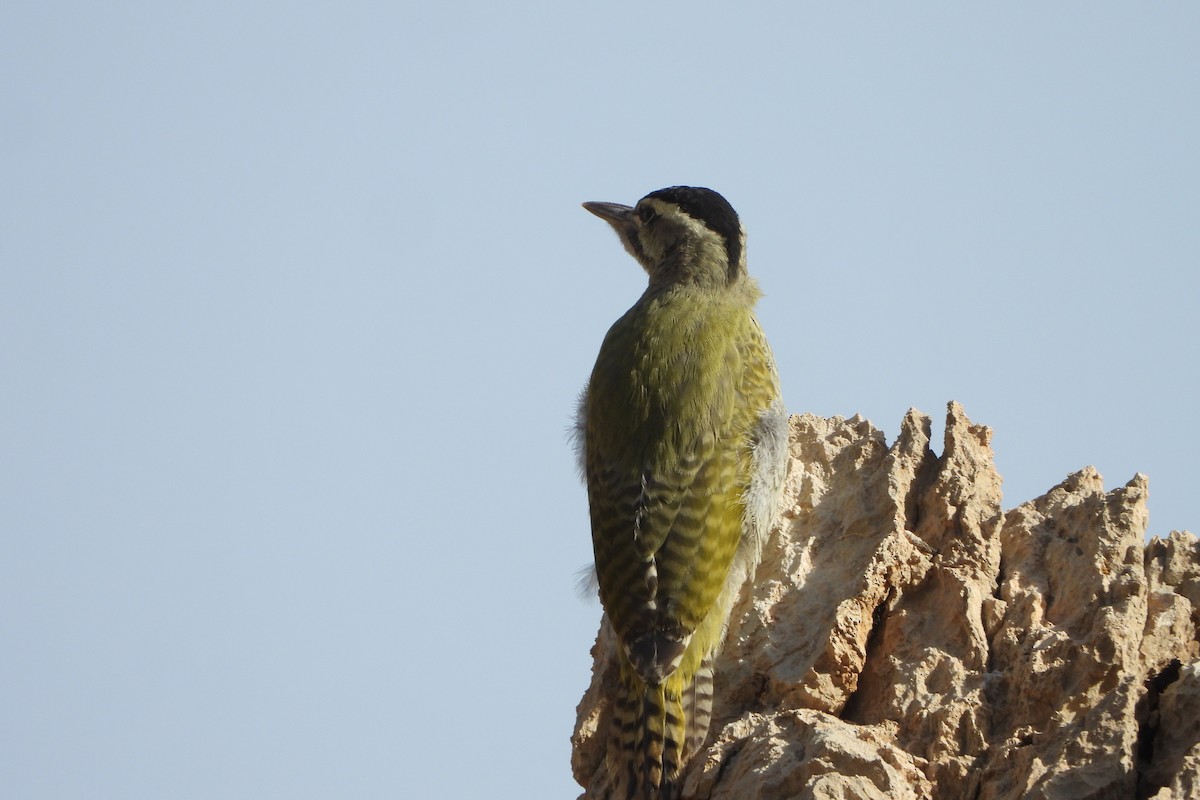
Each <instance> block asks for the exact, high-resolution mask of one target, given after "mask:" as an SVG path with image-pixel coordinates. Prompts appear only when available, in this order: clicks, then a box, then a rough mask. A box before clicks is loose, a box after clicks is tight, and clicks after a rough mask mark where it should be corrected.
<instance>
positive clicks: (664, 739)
mask: <svg viewBox="0 0 1200 800" xmlns="http://www.w3.org/2000/svg"><path fill="white" fill-rule="evenodd" d="M622 667H623V669H622V676H621V678H622V680H621V687H620V692H619V693H618V696H617V697H616V698H615V700H616V702H615V703H614V704H613V716H612V733H611V735H610V737H609V743H608V771H609V776H610V778H611V780H612V783H613V794H612V797H613V798H614V800H675V798H677V797H678V796H679V788H680V787H679V779H680V777H681V775H680V773H681V772H682V770H683V767H684V765H685V763H686V761H685V760H686V759H687V758H688V757H689V756H690V753H689V752H688V747H687V745H688V723H687V717H686V716H685V704H686V702H687V701H685V699H684V694H686V693H681V691H680V688H681V684H682V681H681V679H680V677H679V676H678V674H675V675H671V676H670V677H668V678H667V680H666V681H665V682H664V683H661V684H648V683H645V682H643V681H642V680H641V679H640V678H639V677H637V675H635V674H634V673H633V670H632V669H631V668H630V667H629V665H628V664H622ZM689 688H690V687H689ZM710 697H711V692H710Z"/></svg>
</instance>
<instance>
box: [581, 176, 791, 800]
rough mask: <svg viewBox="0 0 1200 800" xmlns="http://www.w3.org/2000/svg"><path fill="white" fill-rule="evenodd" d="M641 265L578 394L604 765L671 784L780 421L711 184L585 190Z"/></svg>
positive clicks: (764, 506)
mask: <svg viewBox="0 0 1200 800" xmlns="http://www.w3.org/2000/svg"><path fill="white" fill-rule="evenodd" d="M587 207H588V208H589V210H591V211H593V213H596V214H597V215H598V216H601V217H602V218H604V219H606V220H607V221H608V222H609V223H610V224H612V225H613V227H614V228H615V229H616V230H617V233H618V234H619V235H620V236H621V239H622V241H623V242H624V243H625V245H626V248H627V249H628V250H629V251H630V252H631V253H632V254H633V255H634V256H635V257H636V258H637V259H638V260H639V261H640V262H641V263H642V265H643V266H644V267H645V268H646V270H647V272H648V273H649V275H650V285H649V287H648V288H647V290H646V292H645V294H643V295H642V297H641V299H639V300H638V302H637V303H636V304H635V305H634V306H633V307H632V308H631V309H629V311H628V312H626V314H625V315H624V316H622V317H621V318H620V319H619V320H618V321H617V322H616V323H615V324H614V325H613V326H612V328H611V329H610V330H609V332H608V335H607V336H606V337H605V339H604V343H603V345H602V346H601V348H600V354H599V356H598V357H597V360H596V366H595V368H594V369H593V371H592V375H591V379H590V381H589V383H588V389H587V392H586V393H585V395H584V398H583V401H582V403H581V408H580V427H581V433H582V438H583V460H584V471H585V474H586V478H587V485H588V500H589V505H590V509H591V521H592V542H593V546H594V550H595V556H596V573H597V578H598V581H599V587H600V597H601V601H602V603H603V605H604V610H605V614H606V616H607V618H608V622H609V624H611V625H612V627H613V630H614V632H615V633H616V636H617V640H618V642H619V643H620V646H619V650H620V652H619V653H618V654H617V658H618V660H619V664H620V672H621V681H620V686H621V690H620V693H619V695H618V696H617V697H614V698H611V707H612V713H613V730H612V734H611V736H610V741H609V755H608V765H609V773H610V774H609V777H610V783H611V785H612V786H613V787H614V796H615V797H618V798H638V799H639V800H640V799H641V798H670V797H672V796H674V794H675V793H676V792H677V791H678V780H679V778H680V773H681V771H682V769H683V768H684V767H685V766H686V763H687V761H688V759H689V758H691V756H692V755H694V753H695V751H696V750H697V749H698V748H699V747H700V746H701V745H702V744H703V741H704V738H705V737H706V735H707V732H708V720H709V715H710V714H711V697H712V675H711V663H712V658H713V656H714V655H715V653H716V651H717V650H718V649H719V647H720V644H721V640H722V638H723V636H724V632H725V627H726V624H727V622H728V617H729V612H730V609H731V607H732V605H733V602H734V600H736V597H737V593H738V591H739V590H740V588H741V585H742V583H743V582H744V580H745V578H746V576H747V574H748V573H750V572H752V571H753V568H754V565H755V564H756V563H757V560H758V555H759V550H760V548H761V542H762V538H763V536H764V535H765V532H766V528H767V526H768V525H769V523H770V517H771V514H772V513H773V510H774V504H775V501H776V499H777V497H778V494H779V489H780V486H781V484H782V477H783V466H784V460H785V457H786V419H785V415H784V412H783V407H782V402H781V400H780V393H779V383H778V378H777V376H776V373H775V366H774V362H773V359H772V357H771V352H770V349H769V347H768V346H767V342H766V338H765V337H764V336H763V333H762V330H761V329H760V328H759V325H758V322H757V320H756V319H755V317H754V314H753V308H754V304H755V302H756V301H757V299H758V296H759V291H758V288H757V286H756V285H755V283H754V282H753V280H752V279H750V278H749V276H748V275H746V273H745V260H744V255H743V249H744V247H743V243H744V235H743V234H742V232H741V228H740V224H739V223H738V222H737V216H736V214H734V212H733V209H732V208H730V207H729V205H728V203H726V202H725V201H724V199H723V198H721V197H720V195H717V194H716V193H715V192H711V191H709V190H706V189H690V188H686V187H673V188H672V189H665V190H661V191H659V192H654V193H652V194H651V195H648V196H647V197H646V198H643V199H642V201H640V202H639V204H638V206H637V207H636V208H633V209H630V208H628V207H625V206H616V205H614V204H588V205H587Z"/></svg>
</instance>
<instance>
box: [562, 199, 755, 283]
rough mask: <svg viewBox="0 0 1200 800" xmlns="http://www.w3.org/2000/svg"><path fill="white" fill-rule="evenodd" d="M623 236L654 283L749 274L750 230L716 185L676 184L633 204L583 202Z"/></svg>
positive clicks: (729, 278)
mask: <svg viewBox="0 0 1200 800" xmlns="http://www.w3.org/2000/svg"><path fill="white" fill-rule="evenodd" d="M583 207H584V208H586V209H587V210H588V211H590V212H592V213H593V214H595V215H596V216H597V217H600V219H602V220H604V221H605V222H607V223H608V224H609V225H611V226H612V227H613V230H615V231H616V232H617V236H619V237H621V243H622V244H623V245H625V249H626V250H628V251H629V254H630V255H632V256H633V257H634V258H636V259H637V261H638V263H639V264H641V265H642V267H643V268H644V269H645V270H646V272H648V273H649V274H650V284H651V286H654V285H655V284H664V285H665V284H674V283H697V284H701V285H708V286H714V287H719V286H728V285H730V284H733V283H735V282H737V281H738V280H739V279H741V278H742V277H743V276H745V274H746V254H745V251H746V234H745V232H744V231H743V230H742V225H741V222H740V221H739V220H738V215H737V212H736V211H734V210H733V206H731V205H729V201H727V200H726V199H725V198H724V197H722V196H721V195H719V194H717V193H716V192H714V191H713V190H712V189H702V188H698V187H693V186H672V187H670V188H668V189H659V190H658V191H657V192H651V193H650V194H648V195H646V196H645V197H643V198H642V199H641V200H639V201H638V202H637V205H636V206H633V207H632V208H631V207H629V206H625V205H621V204H619V203H595V202H591V203H584V204H583Z"/></svg>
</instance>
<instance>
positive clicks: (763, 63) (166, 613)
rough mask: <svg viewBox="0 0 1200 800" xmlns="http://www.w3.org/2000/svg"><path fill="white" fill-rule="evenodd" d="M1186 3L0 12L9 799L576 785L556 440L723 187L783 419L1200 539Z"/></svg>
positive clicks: (576, 609) (1199, 135)
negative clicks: (668, 243)
mask: <svg viewBox="0 0 1200 800" xmlns="http://www.w3.org/2000/svg"><path fill="white" fill-rule="evenodd" d="M1197 42H1200V6H1198V5H1196V4H1194V3H1182V2H1175V3H1171V2H1166V3H1155V4H1144V3H1127V4H1112V3H1096V2H1088V3H1055V4H1044V3H1008V4H1004V5H1003V6H998V5H990V6H988V7H986V8H985V7H983V6H982V5H980V4H961V3H915V4H914V3H905V4H899V3H896V4H876V5H871V6H865V5H855V6H849V5H846V4H838V5H837V6H836V8H835V7H834V4H820V5H817V4H807V3H775V4H756V5H753V7H751V4H746V6H745V7H744V8H741V9H739V8H738V7H737V6H734V5H732V4H726V3H722V4H715V3H712V4H709V3H695V2H693V3H654V4H649V3H643V4H631V3H621V2H606V3H591V4H560V3H516V4H512V3H510V4H496V3H475V4H462V5H449V4H443V5H439V4H436V3H420V4H411V3H409V4H406V3H395V2H390V3H356V2H348V3H339V4H320V3H303V4H285V3H278V4H257V5H253V4H243V3H224V2H205V3H183V4H178V3H176V4H161V3H105V4H84V3H74V4H71V3H68V4H63V3H28V2H9V3H8V4H7V5H6V7H5V10H4V11H3V13H2V14H0V137H2V147H0V369H2V370H3V375H4V378H5V379H4V387H5V388H4V392H3V393H2V394H0V442H2V443H3V444H2V446H3V458H2V459H0V641H3V643H4V656H3V657H2V658H0V686H2V687H3V690H2V692H0V784H2V786H0V793H2V794H3V795H4V796H5V797H6V798H88V799H89V800H91V799H93V798H122V799H128V798H147V799H149V798H167V797H169V798H215V797H220V798H247V799H249V798H274V797H278V798H342V797H356V798H395V797H496V798H522V799H523V800H524V799H526V798H541V797H547V798H564V797H573V796H574V794H575V792H576V791H577V789H576V787H575V785H574V783H573V782H572V780H571V776H570V769H569V744H568V736H569V734H570V731H571V726H572V722H573V719H574V707H575V703H576V702H577V701H578V699H579V696H580V694H581V693H582V691H583V689H584V688H585V686H586V684H587V682H588V677H589V673H588V670H589V665H590V662H589V659H588V648H589V646H590V644H591V641H592V637H593V634H594V631H595V626H596V623H597V620H598V617H599V608H598V606H597V605H595V604H588V603H586V602H583V601H581V600H579V599H578V598H577V596H576V593H575V579H576V571H577V570H578V569H579V568H580V567H581V566H583V565H584V564H586V563H587V561H588V559H589V557H590V543H589V535H588V530H587V517H586V501H585V497H584V494H583V490H582V488H581V487H580V485H579V483H578V482H577V479H576V476H575V473H574V467H573V458H572V454H571V452H570V449H569V447H568V444H567V440H566V435H565V430H566V428H567V426H568V424H569V420H570V415H571V412H572V409H573V406H574V401H575V396H576V394H577V392H578V391H579V389H580V387H581V386H582V384H583V382H584V380H585V378H586V376H587V374H588V371H589V370H590V367H591V363H592V359H593V358H594V357H595V353H596V350H597V348H598V346H599V343H600V340H601V338H602V337H603V334H604V332H605V330H606V329H607V327H608V325H609V324H610V323H611V322H612V321H613V320H614V319H615V318H616V317H617V316H619V315H620V314H621V313H622V312H623V311H624V309H625V308H626V307H628V305H629V304H631V303H632V302H633V301H634V300H635V299H636V297H637V295H638V293H639V292H640V291H641V287H642V285H643V276H642V274H641V272H640V270H639V269H638V267H637V266H636V264H634V262H633V261H632V260H631V259H630V258H628V256H626V255H625V254H624V252H623V251H622V250H621V248H620V246H619V244H618V243H617V240H616V237H615V236H613V235H612V233H611V232H610V231H609V230H608V229H607V227H606V226H605V225H604V224H603V223H602V222H600V221H599V220H597V219H596V218H594V217H592V216H591V215H589V214H588V213H586V212H585V211H583V210H582V209H581V208H580V207H579V203H580V202H581V201H584V200H612V201H621V202H630V203H631V202H633V201H635V200H637V198H638V197H640V196H641V195H643V194H645V193H646V192H648V191H650V190H653V189H657V188H661V187H663V186H667V185H671V184H679V183H685V184H696V185H706V186H710V187H712V188H715V189H717V190H718V191H721V192H722V193H724V194H725V195H726V196H727V197H728V198H729V200H730V201H731V202H732V203H733V204H734V206H735V207H736V208H737V209H738V211H739V212H740V213H741V215H742V218H743V221H744V223H745V225H746V227H747V228H748V230H749V232H750V244H749V256H750V264H751V271H752V272H753V273H754V274H755V275H757V277H758V278H759V280H760V282H761V284H762V287H763V289H764V290H765V292H766V298H765V299H764V301H763V302H762V304H761V306H760V318H761V320H762V322H763V325H764V327H765V328H766V330H767V332H768V335H769V336H770V338H771V341H772V343H773V346H774V349H775V353H776V356H777V359H778V362H779V367H780V370H781V372H782V375H783V382H784V390H785V395H786V400H787V402H788V405H789V407H790V409H791V410H792V411H795V412H803V411H812V412H815V413H818V414H821V415H826V416H830V415H842V416H850V415H853V414H855V413H862V414H863V415H864V416H866V417H868V418H869V419H871V420H872V421H873V422H874V423H875V424H876V425H877V426H878V427H880V428H881V429H883V430H884V431H885V432H886V433H887V435H888V437H889V440H890V439H891V437H894V435H895V433H896V431H897V430H898V427H899V423H900V419H901V417H902V416H903V414H904V412H905V411H906V409H908V408H909V407H910V406H916V407H918V408H920V409H922V410H923V411H925V412H927V413H929V414H931V415H933V417H934V419H935V435H936V436H938V437H940V435H941V434H940V431H941V419H942V416H943V414H944V408H945V404H946V402H947V401H949V400H951V399H954V400H958V401H960V402H962V403H963V404H964V405H965V407H966V410H967V413H968V414H969V415H970V416H971V417H972V418H973V419H974V420H975V421H976V422H979V423H984V424H987V425H990V426H992V427H993V429H994V430H995V437H994V441H993V445H994V448H995V450H996V456H997V463H998V465H999V469H1000V471H1001V473H1002V474H1003V475H1004V477H1005V479H1006V480H1005V497H1006V505H1007V506H1009V507H1011V506H1014V505H1016V504H1018V503H1020V502H1022V501H1024V500H1028V499H1030V498H1032V497H1034V496H1036V495H1038V494H1040V493H1042V492H1043V491H1045V490H1047V489H1049V488H1050V487H1051V486H1053V485H1054V484H1056V483H1057V482H1059V481H1060V480H1061V479H1062V478H1063V477H1065V476H1066V475H1067V474H1068V473H1070V472H1072V471H1074V470H1076V469H1079V468H1081V467H1083V466H1085V465H1087V464H1094V465H1096V466H1097V467H1098V468H1099V470H1100V471H1101V473H1102V474H1103V475H1104V476H1105V478H1106V481H1107V485H1108V486H1109V487H1114V486H1117V485H1120V484H1122V483H1124V482H1126V481H1127V480H1129V478H1130V477H1131V476H1132V475H1133V474H1134V473H1135V472H1137V471H1142V472H1145V473H1147V474H1148V475H1149V476H1150V511H1151V517H1150V523H1151V532H1152V533H1157V534H1163V535H1165V534H1166V533H1167V532H1168V531H1169V530H1171V529H1172V528H1191V529H1192V530H1195V529H1196V528H1197V527H1200V494H1198V493H1197V492H1196V488H1195V483H1196V469H1195V466H1194V465H1195V454H1196V453H1197V452H1198V451H1200V432H1198V431H1200V426H1198V424H1197V408H1200V357H1198V353H1197V350H1198V346H1197V345H1198V340H1197V326H1196V321H1195V307H1196V302H1197V298H1198V297H1200V281H1198V278H1197V266H1198V264H1200V188H1198V187H1200V154H1198V152H1200V148H1198V147H1197V142H1200V102H1198V100H1200V47H1198V46H1197Z"/></svg>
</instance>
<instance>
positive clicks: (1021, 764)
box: [572, 403, 1200, 800]
mask: <svg viewBox="0 0 1200 800" xmlns="http://www.w3.org/2000/svg"><path fill="white" fill-rule="evenodd" d="M990 438H991V431H990V430H989V429H988V428H986V427H983V426H979V425H975V424H973V423H972V422H971V421H970V420H969V419H967V417H966V415H965V414H964V413H963V410H962V408H961V407H960V406H958V405H957V404H955V403H952V404H950V408H949V412H948V414H947V419H946V434H945V441H944V444H943V448H942V454H941V455H940V456H938V455H935V454H934V452H933V450H932V449H931V446H930V420H929V418H928V417H926V416H924V415H922V414H920V413H918V412H916V411H910V412H909V413H908V415H907V416H906V417H905V419H904V421H903V423H902V426H901V430H900V434H899V436H898V437H897V439H896V441H895V442H894V443H893V444H892V445H891V446H890V447H889V446H888V445H887V443H886V441H885V440H884V436H883V434H882V433H881V432H880V431H879V430H877V429H876V428H874V427H873V426H872V425H871V423H869V422H867V421H866V420H863V419H861V418H859V417H855V418H852V419H849V420H846V419H842V418H839V417H835V418H832V419H822V418H819V417H814V416H811V415H804V416H796V417H793V418H792V420H791V442H790V447H791V455H792V461H791V465H790V470H789V475H788V481H787V486H786V488H785V495H784V502H783V507H782V512H781V518H780V520H779V523H778V524H777V526H776V528H775V530H774V531H773V533H772V537H771V540H770V541H769V542H768V545H767V547H766V550H765V552H764V558H763V563H762V564H761V566H760V567H759V569H758V574H757V577H756V579H755V581H754V586H753V591H752V592H747V593H746V594H745V595H744V596H743V598H742V600H741V603H740V605H739V606H738V608H737V609H736V610H735V612H734V616H733V620H732V622H731V624H730V631H729V637H728V641H727V644H726V647H725V651H724V652H723V654H722V655H721V657H720V659H719V661H718V663H717V686H716V707H715V709H714V711H715V717H714V724H713V732H714V733H713V735H712V737H711V741H710V743H709V746H708V748H707V749H706V751H705V752H703V753H701V754H700V755H699V756H698V757H697V758H696V759H695V761H693V763H692V764H691V766H690V768H689V770H688V773H687V780H686V782H685V784H684V797H685V798H697V799H700V798H712V799H713V800H717V799H718V798H875V797H878V798H907V797H911V798H964V799H966V798H971V799H972V800H974V798H980V799H981V800H1000V799H1001V798H1106V797H1114V798H1115V797H1121V798H1134V797H1145V798H1148V797H1154V798H1157V800H1167V799H1168V798H1172V799H1174V800H1177V799H1178V798H1198V797H1200V661H1198V660H1197V658H1198V656H1200V644H1198V643H1197V631H1198V630H1200V542H1198V541H1197V539H1196V537H1195V536H1193V535H1191V534H1189V533H1172V534H1171V535H1170V537H1168V538H1167V539H1165V540H1159V539H1153V540H1151V541H1150V543H1149V544H1143V541H1144V537H1145V528H1146V521H1147V512H1146V479H1145V477H1143V476H1141V475H1137V476H1134V478H1133V479H1132V480H1131V481H1130V482H1129V483H1128V484H1126V485H1125V486H1123V487H1120V488H1117V489H1114V490H1112V491H1109V492H1106V491H1105V490H1104V486H1103V483H1102V481H1101V478H1100V476H1099V475H1098V474H1097V473H1096V471H1095V470H1094V469H1091V468H1086V469H1083V470H1081V471H1079V472H1077V473H1075V474H1073V475H1071V476H1069V477H1068V478H1067V479H1066V480H1065V481H1063V482H1062V483H1061V484H1059V485H1058V486H1056V487H1054V488H1053V489H1051V490H1050V491H1049V492H1047V493H1046V494H1045V495H1043V496H1042V497H1039V498H1037V499H1035V500H1032V501H1030V502H1028V503H1024V504H1022V505H1020V506H1018V507H1017V508H1015V509H1012V510H1010V511H1007V512H1004V511H1003V510H1002V509H1001V504H1000V503H1001V493H1000V484H1001V481H1000V476H999V475H998V474H997V473H996V470H995V466H994V463H993V458H992V452H991V448H990ZM593 655H594V656H595V658H596V666H595V668H594V672H593V682H592V685H591V687H590V688H589V689H588V690H587V693H586V694H585V696H584V698H583V700H582V701H581V703H580V706H579V718H578V722H577V725H576V730H575V734H574V736H573V738H572V743H573V745H574V752H573V764H572V766H573V768H574V771H575V777H576V779H577V780H578V781H579V782H580V784H581V785H582V786H584V787H585V789H586V791H585V792H584V794H583V798H596V799H599V798H605V797H607V782H606V780H605V777H604V770H603V757H604V735H605V733H606V731H607V717H608V710H607V708H606V707H605V706H604V703H603V697H604V692H603V690H602V687H603V685H604V683H605V682H606V681H607V680H610V679H611V677H610V676H611V668H610V667H611V665H610V659H611V657H612V641H611V636H610V634H609V633H608V632H607V630H605V629H604V628H602V630H601V633H600V635H599V636H598V638H597V643H596V647H595V648H594V649H593Z"/></svg>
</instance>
